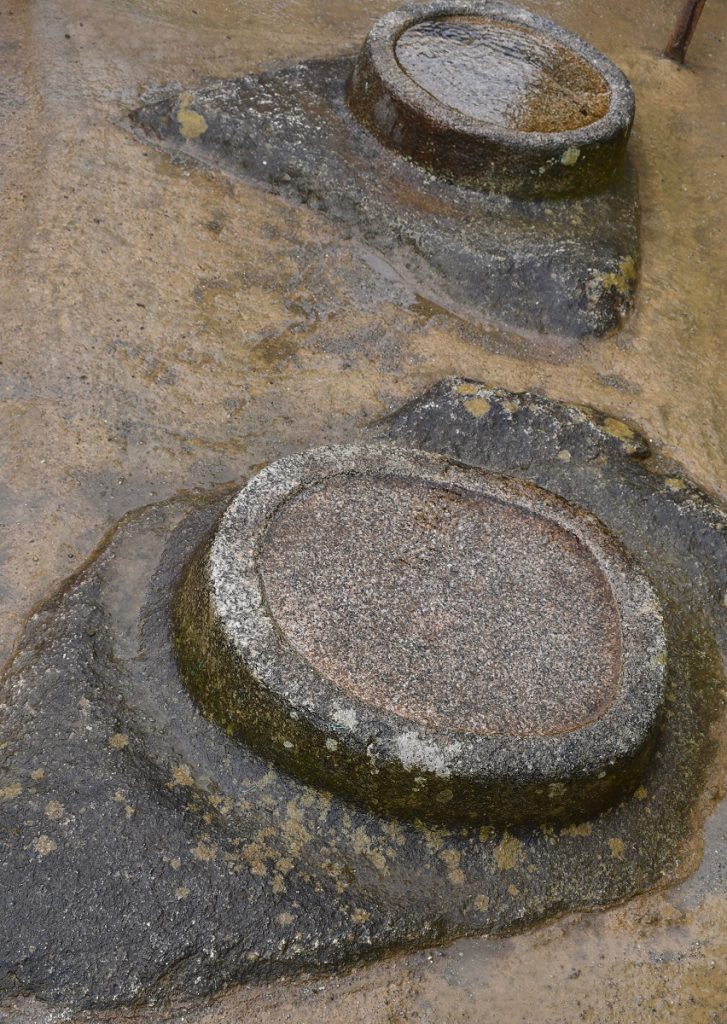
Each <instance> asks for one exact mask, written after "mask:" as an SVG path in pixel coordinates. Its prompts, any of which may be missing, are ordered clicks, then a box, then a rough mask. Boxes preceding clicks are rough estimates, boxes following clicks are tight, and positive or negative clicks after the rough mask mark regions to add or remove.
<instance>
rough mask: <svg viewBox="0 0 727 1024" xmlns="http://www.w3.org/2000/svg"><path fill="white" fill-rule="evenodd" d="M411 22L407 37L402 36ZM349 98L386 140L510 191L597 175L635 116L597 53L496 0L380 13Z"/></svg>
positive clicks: (599, 180)
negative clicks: (414, 37) (424, 33)
mask: <svg viewBox="0 0 727 1024" xmlns="http://www.w3.org/2000/svg"><path fill="white" fill-rule="evenodd" d="M456 17H460V18H467V19H468V26H467V28H466V29H465V27H464V26H463V25H462V23H461V22H460V23H459V25H456V24H455V23H454V22H453V21H452V20H451V19H453V18H456ZM445 19H446V21H445ZM445 25H446V26H447V27H446V28H444V27H443V26H445ZM423 26H428V28H429V30H428V32H427V37H428V38H427V39H426V41H423V40H422V38H421V37H422V31H423ZM412 33H415V34H416V35H417V36H418V38H417V44H416V46H414V45H413V43H412V40H411V38H409V45H408V47H407V45H406V44H407V39H408V37H410V36H411V34H412ZM435 33H436V34H435ZM457 43H459V45H456V44H457ZM473 48H475V49H476V51H477V52H476V53H475V55H473V56H470V54H471V53H472V50H473ZM400 51H401V52H400ZM412 51H414V52H412ZM442 65H444V66H442ZM543 72H545V73H543ZM483 79H484V81H483ZM455 89H457V91H458V92H459V93H460V95H461V97H462V99H458V98H457V97H456V96H455ZM566 90H570V91H571V96H570V97H569V100H568V102H567V103H566V102H565V92H566ZM579 90H580V92H579ZM573 93H576V95H573ZM473 94H475V95H476V96H477V102H476V103H474V104H473V103H472V97H473ZM599 95H600V97H601V100H600V102H598V101H596V100H595V99H594V97H596V96H599ZM586 97H589V98H588V99H586ZM349 100H350V103H351V105H352V108H353V109H354V110H355V112H356V114H357V116H358V117H360V118H361V119H362V121H363V123H364V124H366V125H367V126H368V127H369V128H370V129H371V131H372V132H373V133H374V134H375V135H376V136H377V138H379V139H380V140H381V141H382V142H383V143H384V144H385V145H387V146H389V147H391V148H393V149H396V150H397V151H398V152H401V153H403V154H404V155H405V156H408V157H410V158H411V159H412V160H414V161H415V162H416V163H419V164H421V165H422V166H424V167H426V168H428V169H429V170H431V171H433V172H434V173H435V174H441V175H444V176H445V177H447V178H448V179H450V180H452V181H457V182H461V183H462V184H464V185H467V186H469V187H472V188H481V189H485V190H486V191H492V192H503V193H506V194H508V195H513V196H517V197H519V198H521V199H543V198H553V197H561V196H568V195H570V196H572V195H584V194H587V193H589V192H594V191H598V190H600V189H603V188H606V187H608V185H609V184H610V183H611V182H612V181H613V180H614V179H615V178H617V177H618V176H619V174H620V173H621V171H622V169H623V161H624V156H625V152H626V143H627V141H628V137H629V133H630V131H631V125H632V123H633V118H634V95H633V92H632V90H631V86H630V85H629V82H628V80H627V78H626V77H625V75H624V74H623V73H622V72H621V71H619V69H618V68H617V67H616V66H615V65H614V64H612V63H611V61H609V60H608V59H607V58H606V57H604V56H603V54H601V53H598V51H596V50H594V49H593V48H592V47H590V46H588V44H587V43H585V42H583V40H582V39H579V38H578V36H575V35H573V34H572V33H570V32H567V31H566V30H565V29H563V28H561V27H560V26H559V25H557V24H555V22H552V21H550V20H549V19H547V18H542V17H539V16H538V15H535V14H532V13H531V12H530V11H527V10H524V9H523V8H521V7H516V6H514V5H512V4H508V3H502V2H499V0H464V2H461V0H460V2H457V0H434V3H427V4H412V5H408V6H406V7H402V8H400V9H399V10H396V11H392V12H391V13H390V14H387V15H385V16H384V17H383V18H381V19H380V20H379V21H377V22H376V24H375V25H374V27H373V28H372V29H371V32H370V33H369V35H368V37H367V39H366V42H365V43H364V45H363V48H362V50H361V53H360V55H359V58H358V60H357V62H356V65H355V68H354V71H353V75H352V78H351V83H350V87H349ZM503 104H504V107H505V109H504V110H503ZM575 108H577V113H578V118H576V116H575V114H576V109H575ZM584 109H585V115H584V113H583V110H584Z"/></svg>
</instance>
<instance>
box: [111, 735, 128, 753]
mask: <svg viewBox="0 0 727 1024" xmlns="http://www.w3.org/2000/svg"><path fill="white" fill-rule="evenodd" d="M128 745H129V737H128V736H127V735H126V733H124V732H115V733H114V734H113V736H112V737H111V738H110V739H109V746H110V747H111V749H112V750H123V749H124V747H128Z"/></svg>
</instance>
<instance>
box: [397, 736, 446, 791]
mask: <svg viewBox="0 0 727 1024" xmlns="http://www.w3.org/2000/svg"><path fill="white" fill-rule="evenodd" d="M460 749H461V744H459V743H453V744H451V746H450V749H449V751H448V752H449V753H451V754H453V755H454V754H457V753H458V751H459V750H460ZM396 751H397V754H398V755H399V760H400V761H401V763H402V764H403V765H404V767H405V768H420V769H424V771H428V772H432V773H433V774H434V775H438V776H439V777H440V778H442V779H446V778H449V776H450V774H451V772H450V768H449V765H448V763H447V758H446V757H445V755H444V751H443V750H442V748H441V747H439V746H438V745H437V744H436V743H432V742H431V741H429V740H425V739H422V737H421V736H420V735H419V733H417V732H414V731H413V730H409V732H403V733H401V735H400V736H398V737H397V740H396Z"/></svg>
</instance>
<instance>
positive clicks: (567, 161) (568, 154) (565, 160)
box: [560, 146, 581, 167]
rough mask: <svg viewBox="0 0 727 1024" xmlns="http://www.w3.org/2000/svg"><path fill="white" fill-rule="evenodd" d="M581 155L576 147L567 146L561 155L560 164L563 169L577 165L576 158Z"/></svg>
mask: <svg viewBox="0 0 727 1024" xmlns="http://www.w3.org/2000/svg"><path fill="white" fill-rule="evenodd" d="M580 155H581V151H580V149H578V147H577V146H569V147H568V149H566V151H565V152H564V153H563V154H562V156H561V158H560V162H561V163H562V164H563V165H564V166H565V167H572V166H573V165H574V164H576V163H578V157H579V156H580Z"/></svg>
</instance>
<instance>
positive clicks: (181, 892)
mask: <svg viewBox="0 0 727 1024" xmlns="http://www.w3.org/2000/svg"><path fill="white" fill-rule="evenodd" d="M174 895H175V896H176V897H177V899H178V900H186V898H187V897H188V896H189V889H188V888H187V886H186V885H180V886H179V888H178V889H175V890H174Z"/></svg>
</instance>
